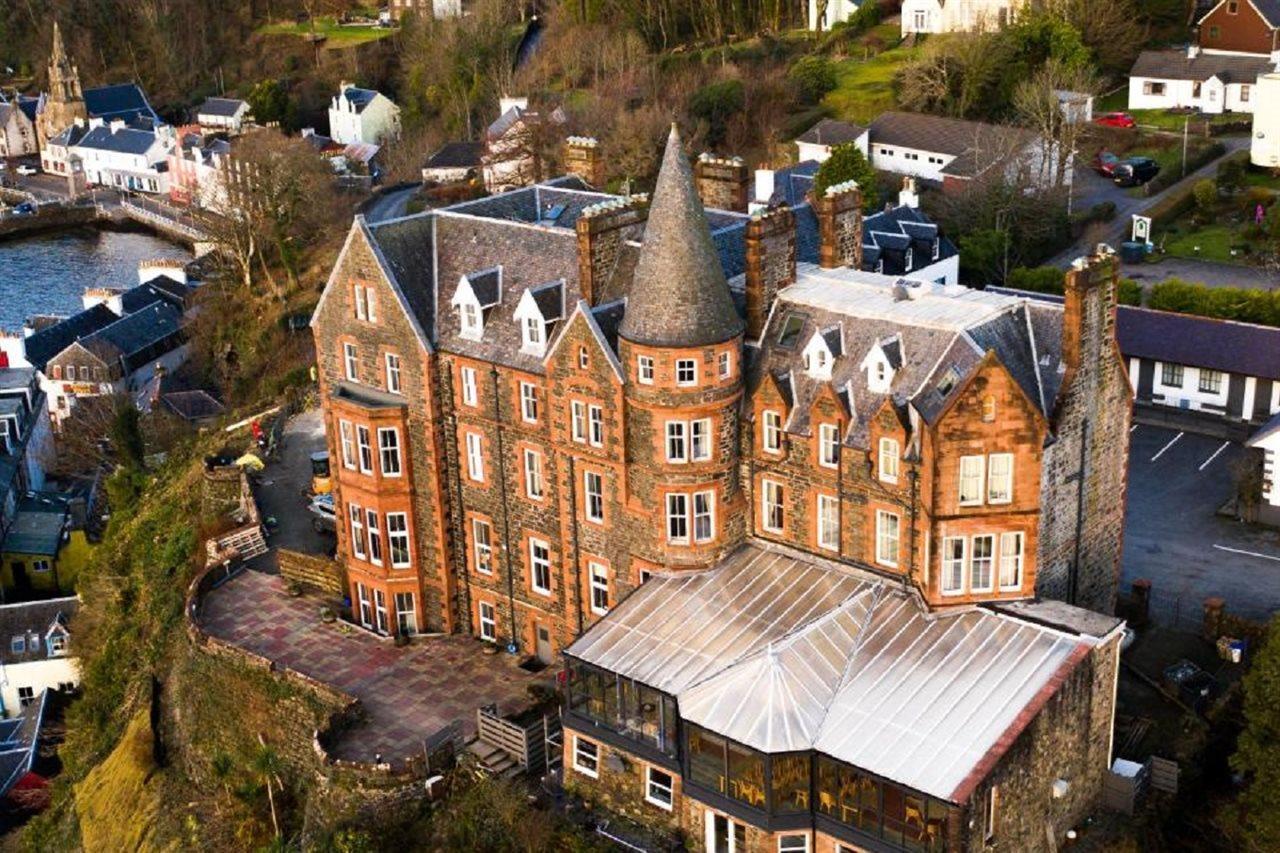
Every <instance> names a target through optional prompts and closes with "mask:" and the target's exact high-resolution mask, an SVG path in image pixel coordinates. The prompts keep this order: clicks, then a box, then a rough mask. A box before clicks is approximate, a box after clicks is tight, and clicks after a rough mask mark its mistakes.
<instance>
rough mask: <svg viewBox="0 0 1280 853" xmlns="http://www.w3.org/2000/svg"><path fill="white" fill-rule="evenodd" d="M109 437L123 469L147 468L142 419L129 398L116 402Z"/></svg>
mask: <svg viewBox="0 0 1280 853" xmlns="http://www.w3.org/2000/svg"><path fill="white" fill-rule="evenodd" d="M115 409H116V410H115V415H114V416H113V417H112V419H111V429H110V431H109V433H108V437H109V438H110V439H111V445H112V446H113V447H114V448H115V451H116V461H117V462H118V463H119V464H120V466H121V467H123V468H131V469H133V470H135V471H141V470H142V469H143V468H144V467H145V463H144V458H145V457H146V454H147V449H146V444H145V443H144V442H143V440H142V418H141V416H140V415H139V414H138V408H137V407H136V406H134V405H133V401H132V400H130V399H129V398H128V397H121V398H120V399H119V400H117V401H116V407H115Z"/></svg>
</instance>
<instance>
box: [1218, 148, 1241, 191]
mask: <svg viewBox="0 0 1280 853" xmlns="http://www.w3.org/2000/svg"><path fill="white" fill-rule="evenodd" d="M1244 183H1245V167H1244V160H1241V159H1239V158H1236V157H1228V158H1227V159H1226V160H1223V161H1222V163H1221V164H1220V165H1219V166H1218V189H1219V190H1220V191H1221V192H1224V193H1227V194H1228V195H1233V194H1235V193H1237V192H1239V191H1240V190H1242V189H1244Z"/></svg>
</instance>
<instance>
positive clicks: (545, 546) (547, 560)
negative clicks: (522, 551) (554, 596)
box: [529, 536, 551, 598]
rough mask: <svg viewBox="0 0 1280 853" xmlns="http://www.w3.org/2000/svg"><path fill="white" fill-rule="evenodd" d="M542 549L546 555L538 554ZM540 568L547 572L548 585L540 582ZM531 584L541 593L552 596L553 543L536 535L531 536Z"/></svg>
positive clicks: (531, 586)
mask: <svg viewBox="0 0 1280 853" xmlns="http://www.w3.org/2000/svg"><path fill="white" fill-rule="evenodd" d="M539 550H541V551H542V552H543V554H544V556H538V551H539ZM539 568H541V569H542V570H543V571H545V572H546V576H547V577H546V580H547V583H546V585H545V586H544V585H542V584H540V583H538V573H539V571H538V570H539ZM529 586H530V588H532V589H533V591H534V592H536V593H538V594H539V595H545V596H547V597H548V598H550V597H551V543H550V542H548V541H547V540H545V539H539V538H537V537H536V536H530V537H529Z"/></svg>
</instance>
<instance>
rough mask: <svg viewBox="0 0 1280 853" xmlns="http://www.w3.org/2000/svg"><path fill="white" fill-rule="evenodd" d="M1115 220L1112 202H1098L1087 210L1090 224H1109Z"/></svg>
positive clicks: (1114, 204)
mask: <svg viewBox="0 0 1280 853" xmlns="http://www.w3.org/2000/svg"><path fill="white" fill-rule="evenodd" d="M1115 218H1116V203H1115V202H1114V201H1100V202H1098V203H1097V204H1095V205H1094V206H1093V207H1091V208H1089V221H1090V222H1110V221H1111V220H1113V219H1115Z"/></svg>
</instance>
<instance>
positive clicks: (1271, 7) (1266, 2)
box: [1200, 0, 1280, 27]
mask: <svg viewBox="0 0 1280 853" xmlns="http://www.w3.org/2000/svg"><path fill="white" fill-rule="evenodd" d="M1248 2H1249V3H1251V4H1252V5H1253V8H1255V9H1257V10H1258V14H1260V15H1261V16H1262V17H1263V19H1264V20H1265V21H1266V22H1267V23H1268V24H1270V25H1271V26H1272V27H1280V0H1248ZM1208 5H1209V8H1208V9H1207V11H1206V12H1205V14H1204V15H1203V16H1201V18H1200V20H1204V17H1206V16H1207V15H1208V14H1209V12H1212V11H1213V10H1214V9H1216V8H1218V5H1219V4H1218V3H1216V2H1210V3H1209V4H1208Z"/></svg>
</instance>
